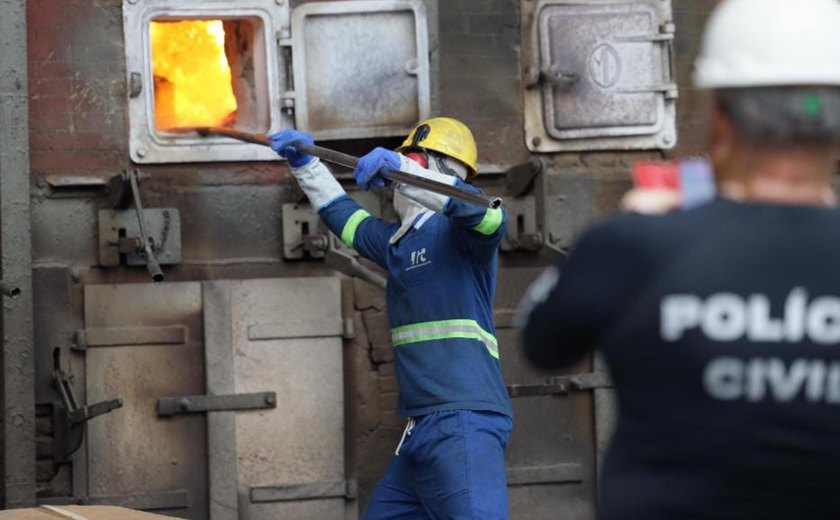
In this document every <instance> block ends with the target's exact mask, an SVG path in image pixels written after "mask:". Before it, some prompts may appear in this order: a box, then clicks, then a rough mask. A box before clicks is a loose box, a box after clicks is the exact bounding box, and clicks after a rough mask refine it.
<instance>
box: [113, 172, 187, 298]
mask: <svg viewBox="0 0 840 520" xmlns="http://www.w3.org/2000/svg"><path fill="white" fill-rule="evenodd" d="M141 178H143V175H142V174H141V173H140V172H139V171H137V170H127V171H125V172H123V173H122V174H121V175H118V176H116V177H114V178H112V179H111V180H110V181H109V185H110V188H111V189H110V190H109V193H110V194H111V199H110V202H111V205H112V207H113V208H114V209H103V210H100V211H99V265H101V266H103V267H115V266H118V265H120V264H125V265H145V266H146V268H147V269H148V270H149V273H150V274H151V275H152V280H154V281H155V282H159V281H162V280H163V278H164V277H163V271H161V269H160V265H172V264H179V263H181V218H180V214H179V213H178V210H177V209H175V208H155V209H144V208H143V203H142V200H141V199H140V190H139V181H140V179H141ZM129 207H131V209H129Z"/></svg>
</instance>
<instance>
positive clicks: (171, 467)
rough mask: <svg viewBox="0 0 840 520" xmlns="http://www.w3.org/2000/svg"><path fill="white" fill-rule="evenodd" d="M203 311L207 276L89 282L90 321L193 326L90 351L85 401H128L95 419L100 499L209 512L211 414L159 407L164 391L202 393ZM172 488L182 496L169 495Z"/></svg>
mask: <svg viewBox="0 0 840 520" xmlns="http://www.w3.org/2000/svg"><path fill="white" fill-rule="evenodd" d="M201 310H202V298H201V286H200V284H199V283H167V284H157V285H152V284H134V285H128V284H127V285H88V286H86V287H85V327H87V328H90V329H93V330H97V329H105V330H111V329H117V330H119V329H124V330H143V328H145V327H169V328H172V330H176V329H183V330H186V334H183V336H182V338H183V342H182V343H166V344H159V342H157V341H153V342H150V343H148V344H139V343H138V342H137V341H136V340H134V339H133V338H131V337H126V338H125V343H126V344H125V345H117V344H115V343H116V342H115V341H107V342H103V344H102V345H99V346H97V347H96V348H91V349H88V351H87V353H86V358H87V359H86V376H87V377H86V381H87V383H86V386H87V401H88V402H97V401H102V400H105V399H113V398H116V397H120V398H122V400H123V407H122V408H120V409H119V410H116V411H114V412H112V413H110V414H107V415H104V416H101V417H97V418H95V419H93V420H91V421H90V422H89V423H88V430H87V440H86V455H87V462H88V486H89V490H88V491H89V494H90V496H91V499H92V500H94V501H96V502H97V503H106V504H123V503H126V504H127V503H132V504H133V503H135V502H136V503H138V504H143V505H142V507H146V508H153V509H156V510H157V509H162V510H163V511H166V512H168V513H169V514H172V515H176V516H182V517H187V518H207V502H208V493H207V448H206V446H207V444H206V435H207V430H206V419H205V417H204V415H201V414H198V415H189V416H187V415H181V416H176V417H172V418H166V419H161V418H158V417H157V413H156V405H157V401H158V399H160V398H162V397H166V396H173V395H175V396H177V395H197V394H203V393H204V369H203V366H204V354H203V345H202V340H203V333H202V317H201ZM114 339H118V338H117V337H115V338H114ZM151 339H154V338H151V337H150V340H151ZM179 339H181V338H179ZM172 496H179V497H183V500H179V501H173V500H171V499H165V500H161V497H172ZM126 497H133V498H132V499H131V500H128V498H126ZM138 497H139V498H138ZM143 497H145V498H143ZM127 500H128V502H126V501H127ZM132 500H133V501H132Z"/></svg>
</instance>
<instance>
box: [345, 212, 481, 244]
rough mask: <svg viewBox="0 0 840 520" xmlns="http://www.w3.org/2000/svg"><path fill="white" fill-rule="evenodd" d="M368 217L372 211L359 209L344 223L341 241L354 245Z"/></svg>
mask: <svg viewBox="0 0 840 520" xmlns="http://www.w3.org/2000/svg"><path fill="white" fill-rule="evenodd" d="M368 217H370V213H368V212H367V211H365V210H363V209H357V210H356V211H354V212H353V214H352V215H350V218H348V219H347V222H345V223H344V229H342V230H341V241H342V242H344V243H345V244H347V247H353V243H354V242H355V241H356V230H357V229H359V224H361V223H362V221H363V220H365V219H366V218H368ZM485 218H486V217H485Z"/></svg>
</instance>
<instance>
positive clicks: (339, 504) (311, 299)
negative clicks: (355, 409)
mask: <svg viewBox="0 0 840 520" xmlns="http://www.w3.org/2000/svg"><path fill="white" fill-rule="evenodd" d="M203 291H204V306H205V331H206V334H207V342H206V352H207V367H208V368H207V390H208V392H207V393H208V394H210V395H213V394H249V393H259V392H266V391H273V392H276V408H272V409H266V410H260V411H257V412H249V413H235V412H225V411H219V412H209V413H208V421H209V423H208V428H209V449H210V458H209V461H210V494H211V496H212V497H213V500H212V503H211V515H210V518H211V520H221V519H225V520H234V519H239V518H247V519H249V520H269V519H271V520H278V519H289V520H307V519H311V520H330V519H333V520H344V519H345V518H355V516H356V503H355V501H354V500H353V498H354V497H355V483H354V482H353V481H348V480H346V476H345V475H346V471H345V434H344V382H343V369H342V341H341V335H342V331H343V321H342V316H341V284H340V279H339V278H285V279H271V280H247V281H230V282H207V283H205V284H204V289H203Z"/></svg>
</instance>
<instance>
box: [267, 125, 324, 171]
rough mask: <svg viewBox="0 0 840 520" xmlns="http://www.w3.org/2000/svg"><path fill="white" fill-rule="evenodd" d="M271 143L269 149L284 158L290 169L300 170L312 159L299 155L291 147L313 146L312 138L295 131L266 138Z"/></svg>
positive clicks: (287, 131) (281, 132)
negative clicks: (296, 145) (303, 144)
mask: <svg viewBox="0 0 840 520" xmlns="http://www.w3.org/2000/svg"><path fill="white" fill-rule="evenodd" d="M268 139H269V141H271V149H272V150H274V151H275V152H277V155H279V156H280V157H285V158H286V159H287V160H288V161H289V166H291V167H292V168H301V167H303V166H306V165H307V164H309V163H310V162H311V161H312V159H314V157H312V156H311V155H307V154H304V153H300V152H298V151H297V149H296V148H295V147H294V146H292V145H293V144H294V143H300V142H302V143H306V144H315V141H314V140H313V139H312V136H311V135H309V134H305V133H303V132H299V131H297V130H282V131H280V132H277V133H276V134H272V135H270V136H268Z"/></svg>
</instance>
